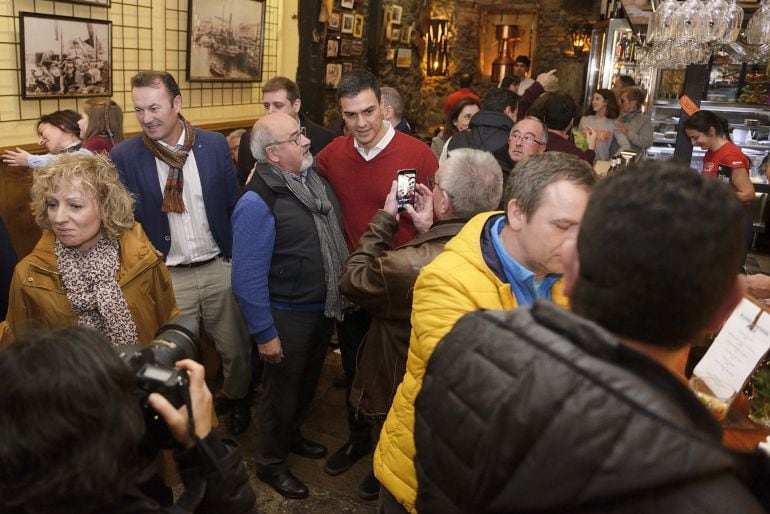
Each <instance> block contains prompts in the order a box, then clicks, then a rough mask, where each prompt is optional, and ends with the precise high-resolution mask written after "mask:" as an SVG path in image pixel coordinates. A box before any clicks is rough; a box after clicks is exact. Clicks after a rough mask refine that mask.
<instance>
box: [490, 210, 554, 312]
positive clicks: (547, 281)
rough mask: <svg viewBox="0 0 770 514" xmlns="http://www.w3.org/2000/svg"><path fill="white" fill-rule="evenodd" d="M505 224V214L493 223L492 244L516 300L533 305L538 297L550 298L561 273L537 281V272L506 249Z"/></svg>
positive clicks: (519, 302) (491, 231)
mask: <svg viewBox="0 0 770 514" xmlns="http://www.w3.org/2000/svg"><path fill="white" fill-rule="evenodd" d="M504 226H505V216H500V218H499V219H497V220H496V221H495V222H494V225H492V230H490V233H491V234H492V244H493V245H494V247H495V252H497V256H498V257H499V258H500V263H501V264H502V265H503V272H504V273H505V278H507V279H508V283H509V284H511V289H512V290H513V295H514V296H515V297H516V302H517V303H518V304H519V305H532V304H533V303H535V300H537V299H538V298H544V299H546V300H550V299H551V287H552V286H553V285H554V284H555V283H556V282H557V281H558V280H559V279H560V278H561V275H557V274H555V273H549V274H548V275H546V276H545V277H543V279H542V280H540V281H536V280H535V274H534V273H533V272H531V271H529V270H528V269H527V268H525V267H524V266H522V265H521V264H519V263H518V262H516V260H515V259H514V258H513V257H511V256H510V255H508V252H507V251H506V250H505V246H503V240H502V238H501V237H500V233H501V232H502V231H503V227H504Z"/></svg>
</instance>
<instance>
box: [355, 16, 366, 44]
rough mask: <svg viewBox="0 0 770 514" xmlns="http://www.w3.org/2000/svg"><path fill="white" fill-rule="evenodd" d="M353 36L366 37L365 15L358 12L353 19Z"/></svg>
mask: <svg viewBox="0 0 770 514" xmlns="http://www.w3.org/2000/svg"><path fill="white" fill-rule="evenodd" d="M353 37H355V38H358V39H361V38H362V37H364V17H363V15H361V14H356V15H355V19H354V21H353Z"/></svg>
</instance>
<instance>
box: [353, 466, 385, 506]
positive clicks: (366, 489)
mask: <svg viewBox="0 0 770 514" xmlns="http://www.w3.org/2000/svg"><path fill="white" fill-rule="evenodd" d="M358 497H359V498H361V499H362V500H366V501H373V500H376V499H377V498H379V497H380V482H379V481H377V478H376V477H375V476H374V471H370V472H369V474H368V475H366V477H364V479H363V480H361V483H360V484H358Z"/></svg>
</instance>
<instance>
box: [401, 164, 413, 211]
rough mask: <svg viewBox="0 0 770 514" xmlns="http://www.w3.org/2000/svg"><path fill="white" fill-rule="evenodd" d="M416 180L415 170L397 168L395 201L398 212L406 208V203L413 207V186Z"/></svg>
mask: <svg viewBox="0 0 770 514" xmlns="http://www.w3.org/2000/svg"><path fill="white" fill-rule="evenodd" d="M416 182H417V170H414V169H408V170H398V172H397V173H396V201H397V202H398V212H403V211H405V210H406V204H409V205H411V206H412V207H414V187H415V184H416Z"/></svg>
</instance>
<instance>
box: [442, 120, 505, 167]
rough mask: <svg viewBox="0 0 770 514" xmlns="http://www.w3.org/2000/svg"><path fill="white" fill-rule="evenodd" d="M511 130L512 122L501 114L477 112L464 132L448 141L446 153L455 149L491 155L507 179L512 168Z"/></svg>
mask: <svg viewBox="0 0 770 514" xmlns="http://www.w3.org/2000/svg"><path fill="white" fill-rule="evenodd" d="M512 128H513V120H512V119H511V118H509V117H508V116H507V115H505V114H503V113H501V112H495V111H479V112H477V113H476V114H474V115H473V117H472V118H471V122H470V125H468V128H467V129H465V130H461V131H460V132H458V133H456V134H455V135H454V136H452V138H451V139H450V140H449V143H448V145H449V146H447V152H450V153H451V152H452V150H455V149H457V148H475V149H477V150H485V151H487V152H490V153H492V154H493V155H494V156H495V159H497V162H498V164H500V167H501V168H502V169H503V176H504V177H507V176H508V174H509V173H510V171H511V169H512V168H513V162H512V161H511V158H510V157H509V156H508V135H509V134H510V133H511V129H512Z"/></svg>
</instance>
